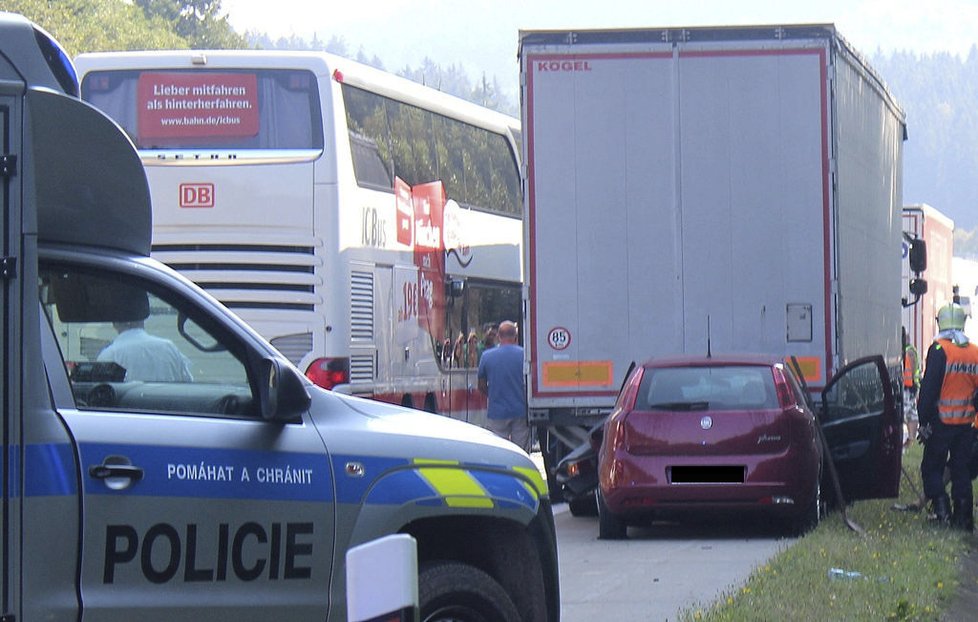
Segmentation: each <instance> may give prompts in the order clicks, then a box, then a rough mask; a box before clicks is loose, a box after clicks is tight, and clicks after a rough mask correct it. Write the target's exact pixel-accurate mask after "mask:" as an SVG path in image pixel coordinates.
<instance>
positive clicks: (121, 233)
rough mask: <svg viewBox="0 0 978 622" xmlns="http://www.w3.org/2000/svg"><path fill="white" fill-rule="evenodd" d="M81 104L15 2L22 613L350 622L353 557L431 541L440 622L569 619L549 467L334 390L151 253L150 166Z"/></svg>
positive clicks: (0, 596)
mask: <svg viewBox="0 0 978 622" xmlns="http://www.w3.org/2000/svg"><path fill="white" fill-rule="evenodd" d="M77 92H78V85H77V80H76V78H75V75H74V69H73V67H72V64H71V62H70V61H69V60H68V58H67V57H66V55H65V53H64V51H63V50H62V49H61V48H60V46H59V45H58V44H57V43H56V42H55V41H54V40H53V39H52V38H50V37H49V36H48V35H47V34H46V33H44V32H43V31H42V30H41V29H39V28H37V27H36V26H34V25H33V24H31V23H30V22H29V21H28V20H25V19H24V18H22V17H20V16H17V15H13V14H9V13H0V143H2V145H0V179H2V184H3V186H2V195H0V196H2V198H0V202H2V214H3V218H2V220H0V236H2V243H3V250H2V259H0V261H2V264H0V273H2V291H3V296H2V300H0V325H2V327H3V337H2V340H0V347H2V349H3V354H2V357H0V386H2V388H0V400H2V402H0V403H2V416H3V419H2V428H0V434H2V437H3V461H2V463H0V476H2V477H0V480H2V481H0V486H2V513H0V521H2V525H0V526H2V542H0V547H2V549H3V566H2V577H0V606H2V609H0V620H4V621H13V620H28V621H29V620H42V619H43V620H86V621H101V620H126V621H129V620H140V621H141V622H150V621H152V620H161V621H162V620H167V621H170V620H178V619H206V620H232V621H234V622H242V621H245V620H269V619H277V620H289V621H299V620H335V621H337V622H338V621H342V620H346V619H347V603H346V597H345V588H346V577H347V575H346V572H345V554H346V552H347V550H348V549H350V548H351V547H353V546H356V545H360V544H363V543H369V542H373V541H375V540H377V539H378V538H382V537H384V536H388V535H391V534H407V535H410V536H412V537H413V538H414V540H415V541H416V543H417V545H416V546H417V548H416V553H417V573H418V574H417V576H418V584H417V591H418V596H419V601H420V602H419V605H420V615H421V619H422V620H460V621H465V620H492V621H493V622H498V621H514V622H516V621H522V622H555V621H557V620H558V619H559V615H560V612H559V594H558V580H557V552H556V542H555V535H554V523H553V515H552V512H551V506H550V500H549V498H548V496H547V489H546V486H545V485H544V482H543V480H542V478H541V476H540V473H539V471H538V469H537V468H536V467H535V465H534V464H533V463H532V461H531V460H530V459H529V457H528V456H527V455H526V454H525V453H523V452H522V451H520V450H518V449H517V448H516V447H515V446H514V445H511V444H510V443H508V442H506V441H502V440H500V439H498V438H497V437H495V436H494V435H492V434H491V433H489V432H487V431H484V430H481V429H479V428H475V427H472V426H469V425H467V424H464V423H460V422H457V421H452V420H450V419H447V418H442V417H438V416H436V415H429V414H426V413H420V412H416V411H412V410H407V409H403V408H398V407H394V406H390V405H385V404H381V403H377V402H370V401H365V400H360V399H357V398H353V397H349V396H344V395H338V394H334V393H331V392H328V391H323V390H320V389H318V388H316V387H314V386H312V385H311V384H310V383H309V382H308V381H307V380H306V379H305V378H304V377H303V376H302V375H301V374H300V373H299V372H298V371H296V370H295V368H294V367H292V366H291V364H289V363H288V362H286V360H285V359H284V358H283V357H282V356H281V355H280V354H279V353H278V352H276V351H275V350H274V349H273V348H272V347H271V346H270V345H268V344H267V343H266V342H265V341H264V340H263V339H262V338H261V337H259V336H258V335H257V334H256V333H255V332H254V331H253V330H251V329H250V328H249V327H248V326H246V325H245V324H243V323H242V322H241V321H240V320H238V319H237V318H236V317H235V316H234V315H233V314H231V313H230V312H229V311H228V310H227V309H225V308H224V307H223V306H221V304H220V303H218V302H216V301H215V300H214V299H213V298H211V297H210V296H209V295H207V294H206V293H204V292H203V291H202V290H200V289H199V288H198V287H196V286H194V285H193V284H192V283H190V282H189V281H187V280H186V279H185V278H183V277H181V276H179V275H178V274H176V273H175V272H174V271H172V270H170V269H168V268H166V267H165V266H163V265H161V264H160V263H158V262H156V261H154V260H152V259H150V258H149V251H150V231H151V210H150V200H149V191H148V186H147V183H146V177H145V174H144V173H143V169H142V165H141V163H140V160H139V158H138V156H137V154H136V152H135V150H134V149H133V147H132V144H131V143H130V142H129V141H128V139H127V138H126V136H125V134H124V133H123V132H122V131H121V130H120V129H119V128H118V127H117V126H116V125H115V124H114V123H113V122H112V121H110V120H109V119H108V118H107V117H106V116H104V115H103V114H102V113H100V112H98V111H97V110H95V109H94V108H92V107H91V106H89V105H87V104H85V103H83V102H82V101H80V100H79V99H78V98H77ZM363 579H364V580H366V581H370V580H371V577H363ZM379 587H380V588H383V586H379Z"/></svg>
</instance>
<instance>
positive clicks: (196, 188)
mask: <svg viewBox="0 0 978 622" xmlns="http://www.w3.org/2000/svg"><path fill="white" fill-rule="evenodd" d="M180 207H214V184H180Z"/></svg>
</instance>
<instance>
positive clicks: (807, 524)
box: [788, 480, 822, 536]
mask: <svg viewBox="0 0 978 622" xmlns="http://www.w3.org/2000/svg"><path fill="white" fill-rule="evenodd" d="M821 519H822V485H821V483H820V482H819V481H818V480H816V482H815V496H814V497H813V498H812V500H811V501H810V502H809V504H808V506H807V507H806V508H805V510H804V511H803V512H802V513H801V514H799V515H798V516H797V517H795V518H794V519H793V520H792V521H791V523H790V524H789V526H788V527H789V530H790V531H791V534H792V535H795V536H803V535H805V534H806V533H808V532H809V531H811V530H812V529H815V528H816V527H818V523H819V521H820V520H821Z"/></svg>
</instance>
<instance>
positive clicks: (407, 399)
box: [401, 395, 414, 408]
mask: <svg viewBox="0 0 978 622" xmlns="http://www.w3.org/2000/svg"><path fill="white" fill-rule="evenodd" d="M401 406H403V407H404V408H414V400H412V399H411V396H410V395H405V396H404V397H402V398H401Z"/></svg>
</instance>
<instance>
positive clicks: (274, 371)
mask: <svg viewBox="0 0 978 622" xmlns="http://www.w3.org/2000/svg"><path fill="white" fill-rule="evenodd" d="M261 370H262V373H261V385H260V388H259V398H260V399H261V415H262V418H263V419H266V420H268V421H295V420H297V419H299V417H300V416H301V415H302V413H303V412H305V411H306V410H308V409H309V404H310V402H311V398H310V397H309V392H308V391H306V387H305V383H304V382H303V381H302V378H301V377H300V376H299V373H298V372H297V371H295V369H293V368H292V366H291V365H289V364H287V363H286V362H285V361H282V360H281V359H277V358H266V359H263V360H262V364H261Z"/></svg>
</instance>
